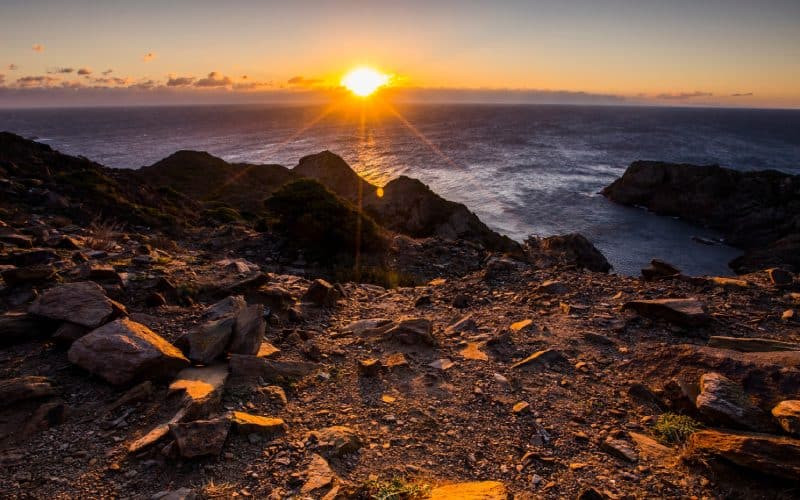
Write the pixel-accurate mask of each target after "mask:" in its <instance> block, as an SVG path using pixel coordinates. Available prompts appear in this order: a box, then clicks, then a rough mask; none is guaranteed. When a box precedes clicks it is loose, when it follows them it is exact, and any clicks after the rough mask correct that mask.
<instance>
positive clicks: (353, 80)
mask: <svg viewBox="0 0 800 500" xmlns="http://www.w3.org/2000/svg"><path fill="white" fill-rule="evenodd" d="M387 83H389V75H385V74H383V73H381V72H380V71H376V70H374V69H372V68H367V67H363V66H362V67H360V68H355V69H352V70H350V71H349V72H348V73H347V74H346V75H344V76H343V77H342V81H341V84H342V86H343V87H345V88H346V89H347V90H349V91H350V92H352V93H354V94H355V95H357V96H359V97H367V96H368V95H370V94H372V93H373V92H375V91H376V90H378V89H379V88H380V87H383V86H384V85H386V84H387Z"/></svg>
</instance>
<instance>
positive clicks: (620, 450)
mask: <svg viewBox="0 0 800 500" xmlns="http://www.w3.org/2000/svg"><path fill="white" fill-rule="evenodd" d="M600 447H601V448H602V449H603V451H605V452H606V453H608V454H609V455H613V456H615V457H617V458H621V459H622V460H627V461H628V462H636V461H637V460H638V459H639V457H638V455H637V454H636V452H635V451H634V450H633V448H632V447H631V446H630V445H629V444H628V443H627V442H625V441H623V440H621V439H613V438H610V437H609V438H606V440H605V441H603V443H602V444H601V445H600Z"/></svg>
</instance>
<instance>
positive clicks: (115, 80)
mask: <svg viewBox="0 0 800 500" xmlns="http://www.w3.org/2000/svg"><path fill="white" fill-rule="evenodd" d="M130 82H131V80H130V78H121V77H107V76H106V77H102V78H94V79H93V80H92V83H94V84H95V85H100V86H112V85H117V86H124V85H127V84H129V83H130Z"/></svg>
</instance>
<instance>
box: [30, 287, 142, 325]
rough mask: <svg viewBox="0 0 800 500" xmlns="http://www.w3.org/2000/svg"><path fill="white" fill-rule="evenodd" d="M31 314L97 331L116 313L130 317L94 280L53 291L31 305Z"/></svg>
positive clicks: (45, 293)
mask: <svg viewBox="0 0 800 500" xmlns="http://www.w3.org/2000/svg"><path fill="white" fill-rule="evenodd" d="M28 312H30V313H31V314H35V315H37V316H43V317H45V318H50V319H58V320H62V321H69V322H70V323H76V324H78V325H82V326H85V327H88V328H97V327H98V326H100V325H102V324H104V323H106V322H107V321H109V320H110V319H111V318H112V317H114V316H115V315H116V314H126V312H125V308H124V307H123V306H121V305H120V304H117V303H115V302H114V301H113V300H111V299H109V298H108V297H106V294H105V292H104V291H103V288H102V287H101V286H100V285H98V284H97V283H93V282H91V281H80V282H76V283H67V284H65V285H60V286H57V287H55V288H50V289H49V290H46V291H45V292H44V293H42V295H41V296H39V298H37V299H36V300H35V301H34V302H33V304H31V306H30V308H29V309H28Z"/></svg>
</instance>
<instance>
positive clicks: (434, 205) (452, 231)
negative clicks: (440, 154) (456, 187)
mask: <svg viewBox="0 0 800 500" xmlns="http://www.w3.org/2000/svg"><path fill="white" fill-rule="evenodd" d="M373 192H374V191H373ZM364 206H365V208H366V210H367V212H368V213H370V214H371V215H372V216H373V217H374V218H375V220H377V221H378V222H379V223H380V224H381V225H383V226H384V227H386V228H388V229H391V230H392V231H396V232H398V233H402V234H407V235H409V236H412V237H414V238H427V237H431V236H438V237H441V238H445V239H450V240H456V239H462V240H467V241H472V242H475V243H479V244H481V245H483V246H484V247H486V248H488V249H490V250H495V251H500V252H508V253H514V254H517V255H519V254H521V247H520V245H519V244H518V243H516V242H515V241H513V240H511V239H510V238H508V237H506V236H501V235H500V234H498V233H496V232H494V231H492V230H491V229H489V228H488V227H487V226H486V225H485V224H484V223H483V222H481V221H480V219H478V216H477V215H475V214H474V213H472V212H470V211H469V209H467V207H466V206H464V205H463V204H461V203H456V202H453V201H448V200H445V199H444V198H442V197H441V196H439V195H437V194H436V193H434V192H433V191H431V189H430V188H429V187H428V186H426V185H425V184H423V183H422V182H420V181H419V180H417V179H412V178H410V177H406V176H400V177H398V178H397V179H394V180H393V181H391V182H389V183H388V184H386V186H384V188H383V195H382V196H377V195H374V194H373V195H371V196H368V197H365V199H364Z"/></svg>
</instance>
